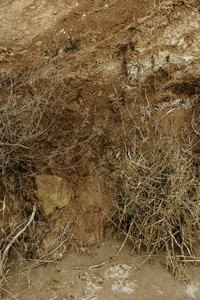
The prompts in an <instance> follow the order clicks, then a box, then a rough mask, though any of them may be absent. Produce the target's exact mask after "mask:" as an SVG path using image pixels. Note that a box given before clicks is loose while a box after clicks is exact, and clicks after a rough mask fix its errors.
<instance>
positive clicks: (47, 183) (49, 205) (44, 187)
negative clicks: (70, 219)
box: [36, 175, 72, 215]
mask: <svg viewBox="0 0 200 300" xmlns="http://www.w3.org/2000/svg"><path fill="white" fill-rule="evenodd" d="M36 184H37V188H38V198H39V200H40V201H41V202H42V206H43V210H44V213H45V215H49V214H51V213H53V212H54V211H55V210H56V209H58V208H62V207H64V206H67V205H68V203H69V201H70V199H71V197H72V192H71V191H70V190H69V188H68V187H67V185H66V183H65V182H64V180H63V179H62V178H60V177H57V176H55V175H40V176H38V177H37V179H36Z"/></svg>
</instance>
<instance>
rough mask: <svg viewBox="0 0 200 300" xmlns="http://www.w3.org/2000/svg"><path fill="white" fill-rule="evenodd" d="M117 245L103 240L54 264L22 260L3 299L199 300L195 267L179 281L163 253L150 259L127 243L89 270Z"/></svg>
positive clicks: (198, 281)
mask: <svg viewBox="0 0 200 300" xmlns="http://www.w3.org/2000/svg"><path fill="white" fill-rule="evenodd" d="M120 246H121V242H116V241H106V242H103V243H100V244H97V245H95V246H92V247H91V248H90V249H86V248H83V249H82V250H83V252H84V250H85V251H86V253H84V254H78V253H77V252H73V253H70V254H68V255H66V256H65V257H64V258H63V259H62V260H61V261H59V262H56V263H53V264H45V265H43V266H40V265H41V263H39V266H38V267H36V265H35V267H33V266H34V265H33V264H32V263H30V262H26V263H23V264H21V265H20V267H19V269H18V268H15V272H14V274H13V278H12V279H11V281H10V282H9V283H8V285H7V287H6V288H7V289H8V291H9V293H8V292H7V293H6V292H4V293H3V294H4V295H5V296H4V298H3V299H4V300H9V299H20V300H33V299H38V300H49V299H58V300H66V299H67V300H69V299H77V300H80V299H92V300H98V299H99V300H100V299H106V300H112V299H119V300H121V299H125V300H129V299H138V300H139V299H140V300H146V299H159V300H161V299H162V300H168V299H176V300H189V299H191V300H192V299H196V300H198V299H199V293H200V272H199V267H198V266H195V265H191V266H189V267H188V268H187V274H188V275H189V276H190V280H191V281H189V282H188V283H187V284H186V283H184V284H183V283H180V282H179V281H175V280H174V278H173V276H172V275H171V274H170V273H169V271H168V270H167V269H166V266H165V264H164V261H165V259H164V255H160V256H159V257H157V258H155V260H154V259H152V260H151V261H150V262H149V261H147V256H146V255H131V249H132V247H130V245H128V244H127V245H125V247H124V248H123V252H122V253H121V254H120V255H119V257H118V258H117V260H116V261H115V262H113V263H111V264H107V265H105V266H103V267H101V268H100V269H99V268H93V269H89V267H91V266H94V265H96V264H99V263H101V262H103V261H105V260H108V259H110V257H111V256H113V254H114V253H116V252H117V251H118V249H119V247H120ZM31 266H32V267H33V268H31ZM77 267H78V269H76V268H77ZM13 293H14V296H15V297H14V296H12V294H13Z"/></svg>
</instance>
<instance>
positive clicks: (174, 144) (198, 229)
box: [110, 126, 200, 275]
mask: <svg viewBox="0 0 200 300" xmlns="http://www.w3.org/2000/svg"><path fill="white" fill-rule="evenodd" d="M135 131H137V132H139V133H141V130H140V128H139V127H137V126H136V127H135ZM132 144H133V145H134V146H133V150H132V151H130V150H129V151H127V147H125V150H126V151H125V154H124V155H118V158H117V160H116V162H115V163H114V166H113V168H114V171H113V172H112V173H111V175H110V180H111V182H112V184H113V187H114V192H115V200H114V203H113V221H114V222H115V224H116V225H117V227H118V228H120V231H121V232H123V233H127V232H130V233H129V239H130V241H131V243H132V245H133V251H137V252H140V251H147V252H148V253H151V255H155V254H158V253H160V251H161V250H164V251H165V252H166V262H167V267H168V268H169V269H170V270H172V271H173V273H174V274H175V275H177V274H178V269H179V268H178V262H180V261H182V262H187V261H188V259H189V258H190V259H192V261H195V259H194V257H195V254H194V245H195V243H196V242H197V240H198V237H199V235H200V188H199V181H198V178H197V177H196V176H195V167H194V164H193V153H192V147H191V145H190V144H188V145H181V144H180V143H179V142H178V141H177V139H176V138H175V137H174V136H170V137H166V136H165V137H162V136H159V137H158V136H156V135H154V137H153V138H150V137H145V138H143V139H142V142H140V143H134V142H133V141H132ZM130 226H131V228H130Z"/></svg>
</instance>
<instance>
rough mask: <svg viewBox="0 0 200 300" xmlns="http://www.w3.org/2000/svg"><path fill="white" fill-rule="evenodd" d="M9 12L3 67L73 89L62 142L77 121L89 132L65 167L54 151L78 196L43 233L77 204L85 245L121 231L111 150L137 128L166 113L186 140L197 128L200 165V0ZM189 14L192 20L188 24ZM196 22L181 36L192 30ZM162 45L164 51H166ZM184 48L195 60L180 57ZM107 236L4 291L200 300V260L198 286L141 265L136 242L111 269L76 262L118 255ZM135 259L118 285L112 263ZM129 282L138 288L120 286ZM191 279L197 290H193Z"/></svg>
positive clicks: (10, 5) (4, 12)
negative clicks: (110, 173) (110, 178)
mask: <svg viewBox="0 0 200 300" xmlns="http://www.w3.org/2000/svg"><path fill="white" fill-rule="evenodd" d="M0 14H1V16H2V17H1V19H0V26H1V27H0V76H1V78H13V80H16V82H19V83H21V82H27V85H26V87H24V88H23V90H20V91H18V93H19V95H18V96H20V97H21V96H23V95H26V96H27V95H32V94H34V89H35V91H37V90H40V91H42V92H41V94H42V95H43V96H44V95H45V96H46V94H45V93H47V90H48V89H49V91H50V90H51V87H52V86H53V92H52V93H53V97H54V98H59V99H61V105H62V114H61V117H60V123H59V130H58V135H57V137H55V141H54V144H53V143H52V144H51V145H50V146H49V147H50V149H52V150H53V149H54V148H55V145H57V144H59V145H60V147H61V149H63V148H64V147H65V146H66V145H68V144H69V145H70V143H71V142H73V140H74V136H75V135H76V134H77V132H78V138H79V142H80V144H81V143H83V146H82V144H81V146H80V147H77V148H75V150H74V152H73V153H72V154H71V153H70V155H69V159H68V158H66V160H65V161H59V167H56V166H55V165H56V163H55V161H49V166H50V168H49V170H48V172H47V171H46V172H47V173H48V174H54V175H57V176H60V177H61V178H63V179H64V180H65V182H66V183H67V184H68V185H69V186H70V188H71V190H73V193H74V197H73V201H71V203H70V204H69V205H68V206H67V207H65V208H62V209H60V210H56V211H55V213H54V214H52V215H50V216H48V222H49V224H50V228H51V230H50V231H48V233H47V234H46V236H45V237H42V239H43V240H46V241H53V240H54V239H55V237H56V236H57V235H59V234H60V232H61V230H62V229H63V228H64V227H65V226H66V222H68V221H67V220H68V216H69V215H76V216H77V226H76V229H75V232H74V240H76V241H78V242H77V244H81V245H82V244H84V245H90V244H95V243H100V242H103V241H105V240H108V239H110V238H112V236H113V234H114V232H115V229H114V228H113V227H111V226H108V223H109V222H108V218H107V217H106V215H110V212H111V208H112V199H113V194H112V189H111V188H110V187H109V185H108V184H107V182H105V177H104V176H103V175H102V174H103V173H104V171H105V170H106V169H107V168H109V166H110V165H109V163H110V161H111V160H112V161H113V159H114V160H115V159H116V157H118V155H121V153H123V152H124V148H125V146H124V145H125V143H126V147H127V150H128V151H131V150H132V138H133V132H132V127H133V126H134V124H136V123H137V124H140V125H141V128H142V130H143V134H144V135H145V134H147V133H148V134H149V135H150V136H151V135H152V134H154V133H155V127H156V124H155V120H156V122H157V123H158V125H159V126H158V128H159V130H158V131H159V132H162V134H164V135H165V136H168V135H171V134H172V132H173V134H175V136H177V137H178V139H180V140H181V141H182V142H186V141H188V137H189V139H190V141H192V143H193V144H194V145H195V147H194V148H193V149H194V157H195V164H196V169H197V176H199V175H198V174H199V170H200V166H199V156H198V153H199V144H198V142H199V132H200V130H199V128H200V126H199V124H200V123H199V107H200V106H199V91H200V80H199V63H200V57H199V52H198V51H197V50H198V49H199V48H198V44H197V45H196V43H198V41H199V34H198V32H199V27H198V26H200V21H199V17H198V16H199V15H198V14H199V3H198V1H182V2H181V1H172V2H166V1H164V2H163V1H148V0H142V1H137V0H134V1H132V0H114V1H104V0H79V1H78V0H77V1H74V0H67V1H66V0H57V1H55V0H46V1H45V0H44V1H36V0H27V1H20V0H14V1H9V0H4V1H1V4H0ZM182 20H183V21H182ZM192 21H195V22H196V23H195V22H194V24H193V23H192ZM191 23H192V24H191ZM188 24H191V28H192V29H191V30H187V28H189V26H188ZM152 26H153V27H154V28H155V31H154V32H153V31H152V30H151V28H152ZM170 26H172V27H170ZM165 28H167V29H166V31H165V32H167V30H169V31H170V30H171V31H172V32H175V30H176V28H178V30H177V32H178V34H180V36H179V37H180V40H179V41H178V42H174V43H175V44H173V45H171V44H170V43H167V42H166V40H167V39H170V38H169V36H167V37H166V40H165V41H164V42H163V40H162V36H163V30H164V29H165ZM186 31H187V34H186V35H187V36H186V37H185V40H184V42H181V43H182V44H181V43H180V41H182V39H181V38H182V32H186ZM194 36H195V38H194ZM173 38H174V37H171V39H172V40H173ZM159 45H161V46H162V49H161V50H162V51H161V52H162V53H161V54H160V53H158V51H157V48H158V47H159ZM185 45H186V46H185ZM148 47H149V48H148ZM179 48H180V49H179ZM141 49H143V50H141ZM144 49H145V50H144ZM185 49H186V50H185ZM187 49H189V50H187ZM196 49H197V50H196ZM140 50H141V52H140ZM184 51H186V52H187V51H188V52H187V53H186V52H184ZM163 53H164V54H163ZM174 53H175V54H174ZM177 53H178V54H177ZM188 53H191V57H192V58H190V57H189V58H188ZM176 54H177V57H179V56H180V57H183V58H184V57H186V58H184V59H185V60H184V59H182V58H181V59H180V60H177V57H176ZM157 55H158V56H159V55H160V58H159V59H160V60H159V59H158V62H157V64H158V65H159V64H160V65H161V64H162V66H161V67H159V68H158V69H156V63H155V68H154V70H153V71H152V68H149V64H150V63H149V61H151V60H152V61H153V60H155V57H156V56H157ZM162 55H164V56H165V57H164V59H165V62H166V64H164V63H163V60H162V59H163V56H162ZM173 55H174V56H173ZM168 56H169V57H168ZM170 57H172V60H171V62H170V64H167V63H168V59H170ZM136 62H137V66H136ZM145 62H147V63H146V64H145ZM135 68H136V69H137V76H136V77H137V78H135V77H134V76H135V75H134V74H136V73H134V72H133V71H134V70H135ZM150 69H151V71H149V70H150ZM142 70H144V74H143V73H142ZM33 83H34V84H33ZM32 85H34V89H33V90H31V87H30V86H32ZM9 92H10V91H9ZM4 93H7V91H5V90H4ZM45 96H44V97H45ZM27 97H28V96H27ZM177 100H179V101H178V102H176V101H177ZM59 105H60V104H59ZM49 117H51V116H48V115H47V116H46V118H47V120H48V118H49ZM122 119H123V120H124V121H125V122H124V124H125V125H124V126H125V128H123V126H122ZM194 128H195V130H194ZM66 130H67V133H65V134H66V135H63V136H62V137H61V135H62V132H66ZM68 131H69V132H68ZM124 131H126V132H127V139H126V141H125V142H124ZM60 133H61V134H60ZM137 139H140V137H137ZM85 141H86V142H85ZM45 222H46V221H44V220H43V223H42V224H44V223H45ZM109 225H110V224H109ZM43 242H44V241H43ZM99 246H100V247H99V248H98V246H94V248H92V249H91V251H92V252H91V253H92V254H90V255H86V256H80V255H78V254H76V253H71V254H70V255H69V256H66V257H65V258H64V259H63V260H62V261H60V262H59V263H58V264H55V265H54V264H53V265H47V266H42V267H40V268H38V269H35V270H30V271H26V272H23V273H22V274H21V275H19V274H18V270H17V271H16V274H17V275H16V278H14V279H13V281H11V282H10V283H9V287H6V289H8V288H9V289H10V292H11V293H13V294H14V295H15V297H16V298H15V297H14V296H13V298H12V296H9V294H6V293H5V298H4V299H21V300H23V299H27V300H29V299H30V300H31V299H59V300H61V299H62V300H64V299H103V298H105V299H122V298H123V299H133V297H134V298H136V299H141V300H143V299H149V298H151V299H190V298H191V299H192V298H193V299H200V298H199V293H200V277H199V269H198V267H193V266H192V267H191V268H190V270H189V272H190V274H191V278H192V281H193V286H192V285H191V286H189V287H188V286H182V285H181V284H180V283H178V282H175V281H174V279H173V276H172V275H171V274H169V273H167V271H166V270H165V267H164V266H163V265H160V264H159V263H158V261H157V262H155V263H153V264H152V265H149V263H148V262H146V263H145V264H144V265H143V266H142V267H141V268H139V269H138V270H136V271H133V269H134V267H135V266H136V265H138V264H140V263H141V262H142V261H143V257H141V256H136V257H135V256H131V255H130V248H129V246H128V245H127V246H126V247H125V248H124V249H123V252H122V253H121V255H120V258H119V260H117V261H116V263H114V266H112V267H113V268H115V267H116V268H118V269H117V270H118V271H116V270H115V269H112V268H111V266H110V265H107V266H105V267H103V268H102V269H101V270H96V269H95V270H92V271H88V270H86V271H78V270H74V266H75V265H76V266H86V265H90V264H95V263H97V261H98V262H99V261H103V260H105V259H106V258H107V257H110V256H111V255H113V249H114V251H115V250H116V247H118V243H115V242H105V244H99ZM127 266H128V267H127ZM129 267H130V274H128V271H127V270H128V268H129ZM20 268H22V269H23V268H24V266H21V267H20ZM124 268H125V271H126V272H127V274H128V275H127V278H125V279H123V280H122V281H123V283H121V282H120V280H121V279H119V281H118V287H113V279H112V278H113V277H112V272H119V276H120V274H121V273H120V270H122V273H123V272H124ZM126 268H127V269H126ZM112 270H113V271H112ZM106 274H107V275H106ZM109 274H110V275H109ZM29 276H30V278H29ZM95 276H96V277H95ZM25 278H26V279H25ZM19 282H21V283H20V284H21V287H19ZM17 285H18V286H17ZM123 285H124V286H125V290H126V287H127V290H129V289H130V291H132V292H131V293H132V294H127V292H126V291H125V292H122V293H121V292H120V293H118V290H117V289H118V288H120V289H122V286H123ZM128 285H129V287H128ZM91 289H93V290H91ZM115 289H116V290H115ZM190 290H191V291H193V292H187V291H190ZM9 297H10V298H9Z"/></svg>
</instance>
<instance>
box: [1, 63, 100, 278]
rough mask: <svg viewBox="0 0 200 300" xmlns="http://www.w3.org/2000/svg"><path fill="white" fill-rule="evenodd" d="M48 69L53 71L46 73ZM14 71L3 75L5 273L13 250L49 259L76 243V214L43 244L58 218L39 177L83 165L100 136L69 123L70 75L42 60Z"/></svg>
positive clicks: (2, 250)
mask: <svg viewBox="0 0 200 300" xmlns="http://www.w3.org/2000/svg"><path fill="white" fill-rule="evenodd" d="M44 69H45V70H44ZM44 72H46V73H48V72H49V73H50V74H49V75H47V76H46V77H45V78H44V76H43V73H44ZM11 73H12V72H11V71H10V72H8V71H7V72H5V71H4V72H2V74H1V76H0V88H1V96H0V191H1V192H2V197H1V199H0V275H2V274H3V272H4V270H5V269H6V268H7V267H9V262H10V261H11V260H9V254H10V252H11V251H12V253H15V254H17V257H23V258H24V257H26V258H33V259H34V260H35V259H36V260H41V259H42V260H44V259H45V260H48V258H49V257H51V256H52V255H53V256H54V258H55V256H56V257H57V256H58V257H59V254H62V253H63V251H65V249H67V248H68V246H69V245H70V244H71V241H72V236H73V229H74V225H75V223H76V221H75V217H73V218H70V220H69V222H68V221H67V218H66V228H64V229H63V232H61V235H60V236H58V237H56V238H54V239H52V242H51V241H49V242H48V243H47V244H42V241H43V240H44V237H45V235H46V234H47V233H48V232H49V231H50V229H51V225H52V224H49V222H48V220H47V218H45V217H44V215H43V214H42V211H41V209H40V205H39V199H38V197H37V187H36V183H35V182H36V181H35V179H36V178H37V176H38V174H44V173H45V172H48V171H49V170H50V169H52V168H54V169H56V168H62V169H70V168H72V167H74V166H78V165H79V164H80V163H82V161H83V159H84V157H86V156H87V154H88V153H89V152H90V151H91V148H92V146H93V144H95V143H96V142H97V141H98V138H99V133H98V131H97V130H96V129H95V130H91V133H90V134H87V135H86V136H85V134H84V133H82V132H81V128H80V126H79V125H77V126H76V124H73V126H71V125H70V124H69V123H68V119H67V115H66V114H67V113H68V110H67V109H66V105H67V104H66V103H67V101H68V94H67V92H66V82H65V78H63V77H62V76H61V75H60V74H57V75H58V76H57V77H56V76H54V77H53V76H52V74H51V72H50V66H49V64H48V63H47V64H46V65H45V63H44V62H43V61H39V62H38V65H37V64H35V65H33V66H32V67H30V69H28V71H26V72H24V73H23V74H22V75H21V76H19V77H16V76H13V75H12V74H11ZM59 75H60V76H59ZM66 111H67V113H66ZM27 206H28V210H27V209H25V208H24V207H27ZM37 248H40V250H41V251H40V253H39V251H36V250H38V249H37ZM12 256H13V255H12ZM14 256H15V255H14Z"/></svg>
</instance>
